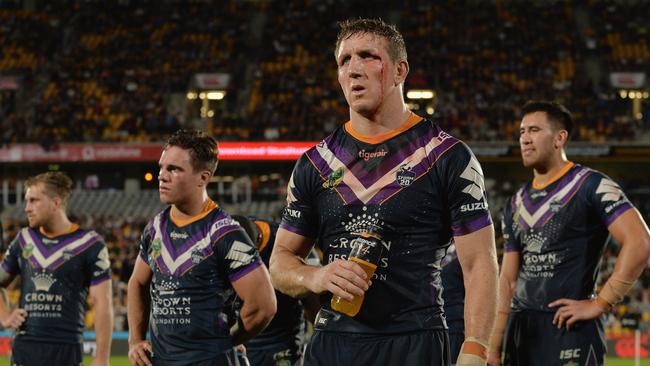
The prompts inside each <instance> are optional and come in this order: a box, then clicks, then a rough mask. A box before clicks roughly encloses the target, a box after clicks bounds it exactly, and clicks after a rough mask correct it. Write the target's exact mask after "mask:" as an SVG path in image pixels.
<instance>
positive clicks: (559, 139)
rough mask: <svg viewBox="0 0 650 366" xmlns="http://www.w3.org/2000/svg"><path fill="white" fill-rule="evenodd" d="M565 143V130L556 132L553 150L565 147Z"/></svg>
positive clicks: (567, 136) (566, 132) (567, 137)
mask: <svg viewBox="0 0 650 366" xmlns="http://www.w3.org/2000/svg"><path fill="white" fill-rule="evenodd" d="M567 141H569V132H568V131H567V130H560V131H558V133H557V135H555V142H554V145H555V148H556V149H560V148H563V147H564V146H565V145H566V143H567Z"/></svg>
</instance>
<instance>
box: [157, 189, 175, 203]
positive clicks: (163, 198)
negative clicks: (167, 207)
mask: <svg viewBox="0 0 650 366" xmlns="http://www.w3.org/2000/svg"><path fill="white" fill-rule="evenodd" d="M158 197H160V202H162V203H164V204H171V203H172V197H171V196H170V195H169V193H168V192H158Z"/></svg>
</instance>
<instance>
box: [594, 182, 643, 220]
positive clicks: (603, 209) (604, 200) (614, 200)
mask: <svg viewBox="0 0 650 366" xmlns="http://www.w3.org/2000/svg"><path fill="white" fill-rule="evenodd" d="M587 184H588V188H589V189H588V190H587V192H588V193H587V194H588V197H587V199H588V200H589V202H590V203H591V204H592V205H593V206H594V207H595V209H596V212H597V213H598V215H599V217H600V220H601V222H602V223H603V224H605V225H606V226H609V225H610V224H611V223H612V222H614V221H615V220H616V219H617V218H618V217H619V216H620V215H621V214H623V213H624V212H625V211H627V210H629V209H630V208H633V207H634V206H633V205H632V203H630V201H629V200H628V198H627V197H626V196H625V193H623V190H622V189H621V187H620V186H619V185H618V184H617V183H616V182H614V181H613V180H612V179H611V178H609V177H608V176H606V175H605V174H602V173H600V172H595V173H594V174H592V175H591V176H590V177H589V178H588V181H587Z"/></svg>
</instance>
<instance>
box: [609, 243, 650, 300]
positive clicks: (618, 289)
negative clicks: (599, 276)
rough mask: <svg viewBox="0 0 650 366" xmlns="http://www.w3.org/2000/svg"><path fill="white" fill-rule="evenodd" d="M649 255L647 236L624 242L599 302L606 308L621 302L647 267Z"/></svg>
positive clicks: (649, 245)
mask: <svg viewBox="0 0 650 366" xmlns="http://www.w3.org/2000/svg"><path fill="white" fill-rule="evenodd" d="M649 256H650V243H649V242H648V239H647V237H644V236H641V237H638V238H633V239H632V242H628V243H624V245H623V247H622V248H621V251H620V253H619V255H618V258H617V259H616V265H615V266H614V271H613V272H612V274H611V275H610V277H609V278H608V279H607V281H606V282H605V284H604V285H603V288H602V289H601V291H600V293H599V294H598V302H599V303H600V304H601V305H603V307H605V308H607V307H609V306H612V305H615V304H616V303H618V302H620V301H621V300H622V299H623V297H624V296H625V295H626V294H627V292H628V291H629V290H630V288H631V287H632V286H633V284H634V282H635V281H636V280H637V279H638V278H639V276H640V275H641V273H642V272H643V270H644V269H645V266H646V264H647V261H648V257H649Z"/></svg>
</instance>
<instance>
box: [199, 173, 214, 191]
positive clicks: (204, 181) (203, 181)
mask: <svg viewBox="0 0 650 366" xmlns="http://www.w3.org/2000/svg"><path fill="white" fill-rule="evenodd" d="M211 177H212V173H210V171H208V170H204V171H202V172H201V175H200V176H199V178H200V181H199V187H207V185H208V183H210V178H211Z"/></svg>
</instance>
